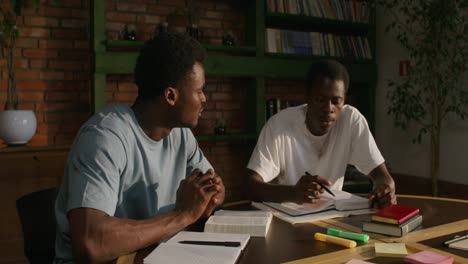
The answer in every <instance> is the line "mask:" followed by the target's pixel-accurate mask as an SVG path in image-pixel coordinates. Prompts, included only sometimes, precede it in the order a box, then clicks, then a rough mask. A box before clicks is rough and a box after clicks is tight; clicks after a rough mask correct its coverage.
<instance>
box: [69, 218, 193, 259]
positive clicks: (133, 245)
mask: <svg viewBox="0 0 468 264" xmlns="http://www.w3.org/2000/svg"><path fill="white" fill-rule="evenodd" d="M192 222H193V221H192V219H190V218H189V217H187V216H186V215H185V214H182V213H180V212H178V211H172V212H169V213H166V214H162V215H159V216H156V217H154V218H151V219H147V220H132V219H121V218H116V217H111V216H107V215H105V216H103V217H101V218H99V219H98V220H93V223H92V224H89V223H88V225H87V226H88V227H89V228H88V230H85V231H84V234H81V236H82V239H79V240H78V241H84V242H83V244H82V245H76V246H74V247H73V248H74V255H75V256H74V257H75V259H76V261H77V263H104V262H108V261H111V260H113V259H115V258H117V257H119V256H121V255H125V254H128V253H131V252H135V251H137V250H139V249H142V248H145V247H148V246H150V245H152V244H155V243H157V242H159V241H161V240H163V239H164V238H167V237H169V236H170V235H172V234H174V233H176V232H178V231H180V230H181V229H183V228H185V227H186V226H188V225H190V224H191V223H192ZM75 241H76V240H75ZM72 242H73V238H72Z"/></svg>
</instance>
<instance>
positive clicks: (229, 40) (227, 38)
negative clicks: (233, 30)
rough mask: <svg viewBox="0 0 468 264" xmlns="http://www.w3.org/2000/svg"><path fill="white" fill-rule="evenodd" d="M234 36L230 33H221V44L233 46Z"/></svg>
mask: <svg viewBox="0 0 468 264" xmlns="http://www.w3.org/2000/svg"><path fill="white" fill-rule="evenodd" d="M234 43H235V41H234V37H233V36H232V34H230V33H226V34H224V35H223V45H226V46H234Z"/></svg>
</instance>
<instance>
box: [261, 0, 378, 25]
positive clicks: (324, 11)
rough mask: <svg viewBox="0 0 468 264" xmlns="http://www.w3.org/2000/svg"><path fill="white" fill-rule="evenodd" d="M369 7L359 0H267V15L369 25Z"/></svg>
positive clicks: (365, 2)
mask: <svg viewBox="0 0 468 264" xmlns="http://www.w3.org/2000/svg"><path fill="white" fill-rule="evenodd" d="M370 8H371V7H370V6H369V4H368V3H367V1H360V0H317V1H310V0H288V1H284V0H267V11H268V12H269V13H284V14H290V15H301V16H313V17H319V18H327V19H336V20H345V21H351V22H359V23H369V21H370V19H369V13H370Z"/></svg>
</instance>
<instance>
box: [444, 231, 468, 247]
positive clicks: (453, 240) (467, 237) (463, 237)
mask: <svg viewBox="0 0 468 264" xmlns="http://www.w3.org/2000/svg"><path fill="white" fill-rule="evenodd" d="M465 239H468V234H466V235H464V236H459V237H455V238H453V239H450V240H448V241H445V242H444V245H445V246H448V245H450V244H452V243H454V242H457V241H460V240H465Z"/></svg>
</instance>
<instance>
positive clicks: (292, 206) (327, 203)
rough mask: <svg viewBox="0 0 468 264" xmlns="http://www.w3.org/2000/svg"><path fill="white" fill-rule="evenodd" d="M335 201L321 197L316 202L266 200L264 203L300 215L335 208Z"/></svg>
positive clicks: (290, 213)
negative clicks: (299, 202) (273, 201)
mask: <svg viewBox="0 0 468 264" xmlns="http://www.w3.org/2000/svg"><path fill="white" fill-rule="evenodd" d="M333 203H334V201H333V200H329V199H319V200H315V202H314V203H304V204H296V203H270V202H264V204H266V205H268V206H270V207H273V208H275V209H277V210H280V211H282V212H284V213H286V214H289V215H293V216H298V215H305V214H311V213H317V212H322V211H327V210H330V209H333V208H334V205H333Z"/></svg>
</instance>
